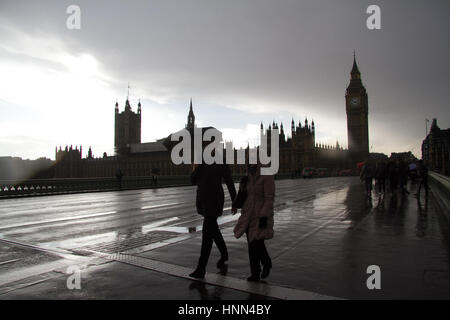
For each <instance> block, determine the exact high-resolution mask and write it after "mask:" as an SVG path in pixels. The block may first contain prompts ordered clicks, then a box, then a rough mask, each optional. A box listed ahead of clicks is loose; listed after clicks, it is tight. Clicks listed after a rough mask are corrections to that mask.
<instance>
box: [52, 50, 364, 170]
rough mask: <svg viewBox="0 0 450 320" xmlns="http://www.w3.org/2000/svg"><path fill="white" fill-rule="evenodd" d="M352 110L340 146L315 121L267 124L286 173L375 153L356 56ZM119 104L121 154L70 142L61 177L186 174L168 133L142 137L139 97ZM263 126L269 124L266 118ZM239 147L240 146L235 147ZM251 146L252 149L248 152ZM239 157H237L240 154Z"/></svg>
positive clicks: (349, 97)
mask: <svg viewBox="0 0 450 320" xmlns="http://www.w3.org/2000/svg"><path fill="white" fill-rule="evenodd" d="M345 105H346V113H347V136H348V149H344V148H342V147H341V146H340V145H339V144H338V143H336V145H334V146H326V145H322V144H318V143H317V142H316V138H315V132H316V130H315V129H316V124H315V123H314V121H312V122H311V123H309V122H308V119H305V120H304V122H300V121H299V122H296V121H294V119H292V122H291V124H290V128H285V127H284V126H283V124H282V123H281V124H278V123H275V122H273V123H271V124H269V126H268V127H266V128H265V131H264V132H265V134H266V135H268V136H270V134H271V132H272V131H273V130H277V131H278V134H279V146H280V148H279V157H280V158H279V163H280V167H279V171H278V175H280V176H291V177H294V176H299V175H300V173H301V171H302V170H303V168H305V167H314V168H328V169H329V170H339V169H351V168H355V167H356V163H358V162H361V161H364V160H366V159H367V157H368V156H369V131H368V98H367V92H366V89H365V87H364V86H363V84H362V81H361V73H360V71H359V69H358V65H357V63H356V58H355V56H354V57H353V67H352V69H351V72H350V83H349V85H348V87H347V90H346V93H345ZM119 109H120V108H119V104H118V102H116V104H115V110H114V112H115V129H114V149H115V155H113V156H108V155H106V153H104V154H103V157H100V158H95V157H93V153H92V150H91V148H89V150H88V152H87V156H86V157H84V158H83V157H82V147H81V146H80V148H78V147H75V148H73V147H72V146H70V147H68V146H66V147H65V148H64V149H62V148H61V147H59V149H58V148H57V149H56V151H55V152H56V156H55V158H56V164H55V167H54V168H55V177H56V178H89V177H114V176H115V175H116V173H117V172H118V170H120V171H121V172H122V174H123V175H125V176H151V175H161V176H185V175H189V174H190V173H191V170H192V167H191V165H187V164H180V165H175V164H173V163H172V161H171V156H170V154H171V152H170V150H169V147H168V145H167V143H166V142H167V141H168V138H162V139H159V140H157V141H155V142H145V143H142V142H141V119H142V105H141V102H140V101H139V103H138V105H137V110H136V112H135V111H133V108H132V106H131V104H130V101H129V99H128V98H127V99H126V101H125V108H124V110H123V111H122V112H120V110H119ZM194 127H196V124H195V115H194V108H193V105H192V99H191V101H190V105H189V112H188V116H187V123H186V129H188V130H189V129H193V128H194ZM261 129H263V130H264V126H263V124H261ZM234 151H235V152H236V150H234ZM248 151H249V149H248V148H247V149H246V153H247V154H248ZM235 158H236V157H235ZM231 169H232V172H233V175H235V176H238V175H245V174H246V166H245V165H242V164H241V165H239V164H234V165H231Z"/></svg>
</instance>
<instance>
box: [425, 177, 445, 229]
mask: <svg viewBox="0 0 450 320" xmlns="http://www.w3.org/2000/svg"><path fill="white" fill-rule="evenodd" d="M428 180H429V185H430V187H431V189H432V191H433V194H434V196H435V198H436V200H437V202H438V204H439V205H440V206H441V208H442V210H443V212H444V214H445V215H446V217H447V219H448V222H449V223H450V177H448V176H444V175H442V174H440V173H437V172H433V171H429V172H428Z"/></svg>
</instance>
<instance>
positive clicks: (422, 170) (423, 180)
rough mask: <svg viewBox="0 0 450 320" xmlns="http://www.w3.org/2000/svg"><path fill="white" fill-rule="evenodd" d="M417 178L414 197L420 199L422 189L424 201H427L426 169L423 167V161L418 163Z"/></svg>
mask: <svg viewBox="0 0 450 320" xmlns="http://www.w3.org/2000/svg"><path fill="white" fill-rule="evenodd" d="M419 176H420V183H419V187H418V188H417V193H416V194H415V196H416V197H417V198H419V199H420V189H421V188H422V187H424V189H425V199H428V167H427V166H426V165H425V162H423V160H420V161H419Z"/></svg>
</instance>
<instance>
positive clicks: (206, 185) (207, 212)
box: [189, 163, 236, 278]
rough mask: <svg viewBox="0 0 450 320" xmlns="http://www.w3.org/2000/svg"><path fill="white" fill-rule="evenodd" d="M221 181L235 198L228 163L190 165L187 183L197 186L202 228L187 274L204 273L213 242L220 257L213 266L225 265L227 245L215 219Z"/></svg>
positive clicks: (220, 203)
mask: <svg viewBox="0 0 450 320" xmlns="http://www.w3.org/2000/svg"><path fill="white" fill-rule="evenodd" d="M223 180H224V181H225V183H226V185H227V188H228V191H229V193H230V196H231V201H233V200H234V198H235V197H236V189H235V187H234V182H233V178H232V176H231V170H230V168H229V166H228V165H226V164H216V163H214V164H210V165H209V164H205V163H202V164H200V165H194V170H193V172H192V174H191V183H192V184H193V185H197V196H196V207H197V212H198V214H200V215H202V216H203V229H202V246H201V251H200V258H199V259H198V264H197V268H196V269H195V270H194V272H192V273H191V274H190V275H189V276H190V277H193V278H203V277H204V276H205V273H206V266H207V264H208V260H209V255H210V254H211V249H212V244H213V242H214V243H215V244H216V246H217V248H218V249H219V251H220V254H221V258H220V259H219V261H218V262H217V268H219V269H221V270H222V268H224V267H225V262H226V261H228V250H227V246H226V244H225V241H224V239H223V236H222V233H221V232H220V229H219V225H218V224H217V218H218V217H219V216H221V215H222V211H223V205H224V190H223V188H222V181H223Z"/></svg>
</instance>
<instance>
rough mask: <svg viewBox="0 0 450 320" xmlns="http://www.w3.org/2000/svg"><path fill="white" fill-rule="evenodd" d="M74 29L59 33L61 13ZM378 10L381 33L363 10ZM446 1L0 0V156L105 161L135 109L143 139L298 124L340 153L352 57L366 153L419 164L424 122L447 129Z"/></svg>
mask: <svg viewBox="0 0 450 320" xmlns="http://www.w3.org/2000/svg"><path fill="white" fill-rule="evenodd" d="M71 4H76V5H78V6H80V8H81V29H80V30H69V29H68V28H67V27H66V20H67V18H68V16H69V15H68V14H67V13H66V9H67V7H68V6H69V5H71ZM370 4H376V5H378V6H380V8H381V30H369V29H367V27H366V19H367V17H368V16H369V15H368V14H367V13H366V9H367V7H368V6H369V5H370ZM449 12H450V2H449V1H447V0H443V1H437V0H434V1H413V0H407V1H358V0H354V1H351V0H347V1H336V0H329V1H322V0H320V1H319V0H311V1H299V0H298V1H294V0H289V1H288V0H280V1H272V0H270V1H269V0H239V1H238V0H227V1H225V0H222V1H212V0H208V1H205V0H204V1H200V0H198V1H189V0H183V1H181V0H179V1H171V0H161V1H137V0H135V1H92V0H89V1H80V0H71V1H63V0H58V1H18V0H13V1H6V0H0V129H1V130H0V156H9V155H11V156H20V157H23V158H31V159H35V158H38V157H42V156H45V157H49V158H52V159H54V149H55V146H57V145H58V146H59V145H61V146H64V145H73V146H75V145H83V151H84V153H86V152H87V149H88V147H89V146H92V149H93V152H94V155H95V156H101V155H102V153H103V152H104V151H106V152H107V153H108V154H111V153H112V152H113V144H114V104H115V102H116V99H118V101H119V104H120V108H121V109H123V108H124V102H125V99H126V96H127V85H128V82H129V83H130V86H131V89H130V101H131V104H132V107H133V110H136V108H137V102H138V100H139V99H140V100H141V103H142V106H143V111H142V121H143V122H142V141H143V142H149V141H154V140H155V139H158V138H161V137H165V136H167V135H168V134H170V133H171V132H174V131H177V130H179V129H180V128H183V127H184V125H185V123H186V117H187V113H188V109H189V99H190V98H191V97H192V99H193V104H194V113H195V116H196V121H197V124H198V125H199V126H210V125H211V126H214V127H216V128H218V129H220V130H222V131H223V132H224V134H225V137H226V138H227V139H228V140H233V141H234V142H235V144H237V145H243V144H246V143H247V141H250V143H255V142H256V141H257V138H256V137H257V135H258V133H259V132H258V128H259V123H260V122H261V121H263V123H264V124H265V125H267V124H269V122H270V123H271V122H272V121H273V120H275V121H276V122H279V123H280V122H283V124H284V127H285V129H288V130H287V131H289V128H290V121H291V119H292V118H294V119H295V121H296V122H297V123H298V121H299V120H301V121H302V123H303V122H304V120H305V117H308V119H309V120H311V119H314V121H315V123H316V141H318V142H322V143H329V144H333V145H334V144H335V143H336V140H338V141H339V142H340V144H341V145H344V146H346V145H347V129H346V114H345V99H344V96H345V89H346V87H347V85H348V82H349V77H350V75H349V72H350V70H351V67H352V63H353V50H356V58H357V62H358V65H359V69H360V71H361V74H362V75H361V77H362V81H363V84H364V85H365V87H366V89H367V92H368V97H369V131H370V146H371V151H372V152H384V153H386V154H388V155H390V153H391V152H401V151H409V150H411V151H413V152H414V153H415V154H416V155H417V156H419V157H420V145H421V141H422V139H423V138H424V136H425V118H429V119H432V118H437V119H438V124H439V126H440V127H441V128H448V127H450V111H449V110H450V108H449V101H450V78H449V74H450V58H449V57H450V45H449V36H448V33H449V31H450V28H449V27H450V19H449V18H448V14H449Z"/></svg>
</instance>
